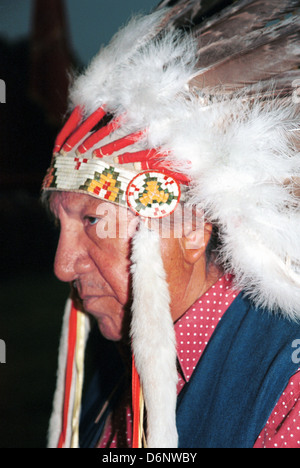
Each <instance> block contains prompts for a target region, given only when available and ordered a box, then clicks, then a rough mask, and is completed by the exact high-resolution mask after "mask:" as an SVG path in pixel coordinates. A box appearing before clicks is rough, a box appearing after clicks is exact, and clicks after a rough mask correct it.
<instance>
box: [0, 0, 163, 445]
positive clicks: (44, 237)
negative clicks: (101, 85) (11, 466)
mask: <svg viewBox="0 0 300 468" xmlns="http://www.w3.org/2000/svg"><path fill="white" fill-rule="evenodd" d="M157 3H158V2H155V0H130V1H126V0H125V1H124V0H113V1H111V0H110V1H109V2H108V1H107V2H105V1H102V0H85V1H84V2H83V1H81V0H65V1H64V0H25V1H24V0H0V79H2V80H4V81H5V83H6V103H2V104H0V217H1V221H0V339H1V340H4V341H5V343H6V364H0V448H44V447H45V446H46V435H47V427H48V420H49V416H50V412H51V406H52V396H53V392H54V388H55V378H56V375H55V374H56V364H57V350H58V343H59V336H60V327H61V320H62V314H63V309H64V304H65V300H66V298H67V296H68V285H64V284H62V283H59V282H58V281H57V280H56V279H55V277H54V275H53V273H52V264H53V258H54V255H55V246H56V241H57V235H58V233H57V232H56V231H55V228H54V227H53V224H52V222H51V220H50V219H49V217H48V215H47V213H46V212H45V210H44V208H43V207H42V206H41V203H40V186H41V183H42V179H43V176H44V174H45V171H46V169H47V167H48V165H49V162H50V157H51V151H52V147H53V142H54V138H55V135H56V133H57V131H58V129H59V128H60V126H61V122H62V120H63V116H64V113H65V110H66V102H67V91H66V90H67V85H68V71H69V70H70V69H76V70H77V69H78V70H79V69H81V68H82V67H83V66H84V65H86V64H87V63H88V62H89V60H90V59H91V57H92V56H93V55H94V54H95V53H96V52H97V50H98V48H99V46H100V45H101V44H103V43H106V42H107V41H108V40H109V39H110V37H111V36H112V34H113V33H114V32H116V30H117V29H118V28H119V27H120V26H121V25H122V24H123V23H124V22H125V21H126V20H127V19H128V18H129V17H130V16H131V14H132V13H133V12H141V11H142V12H143V11H144V12H145V11H146V12H149V11H150V10H151V8H153V7H154V6H155V5H156V4H157Z"/></svg>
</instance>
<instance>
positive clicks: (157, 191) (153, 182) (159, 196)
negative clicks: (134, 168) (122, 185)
mask: <svg viewBox="0 0 300 468" xmlns="http://www.w3.org/2000/svg"><path fill="white" fill-rule="evenodd" d="M179 201H180V187H179V184H178V183H177V182H176V181H175V180H174V179H173V178H172V177H170V176H168V175H166V174H162V173H160V172H156V171H147V172H143V173H142V174H138V175H137V176H136V177H134V178H133V179H132V181H131V182H130V183H129V185H128V189H127V203H128V205H129V206H130V208H131V209H132V210H133V211H134V212H136V213H137V214H138V215H140V216H144V217H147V218H163V217H164V216H168V215H170V214H171V213H173V211H174V210H175V208H176V206H177V205H178V203H179Z"/></svg>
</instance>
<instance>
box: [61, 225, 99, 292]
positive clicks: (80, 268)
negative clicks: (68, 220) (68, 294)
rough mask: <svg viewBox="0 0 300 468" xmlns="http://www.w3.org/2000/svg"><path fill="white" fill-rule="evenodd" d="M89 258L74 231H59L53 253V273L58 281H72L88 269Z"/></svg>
mask: <svg viewBox="0 0 300 468" xmlns="http://www.w3.org/2000/svg"><path fill="white" fill-rule="evenodd" d="M90 267H91V260H90V258H89V256H88V254H87V252H86V250H85V248H84V245H83V242H82V240H80V238H79V236H77V235H76V233H74V232H72V231H71V230H68V231H67V232H65V231H63V230H62V231H61V233H60V237H59V242H58V246H57V250H56V255H55V262H54V273H55V275H56V276H57V278H58V279H59V280H60V281H64V282H68V283H69V282H71V281H74V280H75V279H76V278H78V276H79V275H80V274H81V273H84V272H86V271H88V270H89V268H90Z"/></svg>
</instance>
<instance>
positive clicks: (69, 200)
mask: <svg viewBox="0 0 300 468" xmlns="http://www.w3.org/2000/svg"><path fill="white" fill-rule="evenodd" d="M49 206H50V210H51V211H52V212H53V213H54V214H55V215H56V216H58V211H59V207H60V206H61V207H62V208H63V209H64V211H66V212H67V213H69V214H80V213H81V212H83V211H89V210H90V211H91V212H93V213H99V214H101V213H102V212H104V211H106V212H111V213H114V214H117V215H119V216H120V215H122V214H123V213H124V212H125V213H127V214H129V213H128V211H129V210H128V209H127V208H125V207H119V206H117V205H115V204H113V203H111V202H107V201H105V200H101V199H99V198H96V197H93V196H91V195H88V194H84V193H74V192H59V191H57V192H53V193H51V195H50V198H49ZM129 216H130V215H129ZM132 216H133V215H132Z"/></svg>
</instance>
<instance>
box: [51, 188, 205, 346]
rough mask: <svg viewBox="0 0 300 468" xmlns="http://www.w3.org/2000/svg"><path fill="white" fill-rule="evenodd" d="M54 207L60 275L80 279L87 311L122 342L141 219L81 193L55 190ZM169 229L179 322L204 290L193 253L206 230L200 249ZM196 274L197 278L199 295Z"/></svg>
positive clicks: (169, 272)
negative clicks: (134, 244) (133, 249)
mask: <svg viewBox="0 0 300 468" xmlns="http://www.w3.org/2000/svg"><path fill="white" fill-rule="evenodd" d="M50 208H51V211H52V212H53V213H54V215H55V216H56V218H57V220H58V221H59V223H60V238H59V243H58V247H57V252H56V257H55V265H54V270H55V274H56V276H57V277H58V278H59V279H60V280H61V281H64V282H69V283H71V282H75V283H76V288H77V292H78V295H79V296H80V298H81V300H82V304H83V308H84V310H85V311H86V312H88V313H89V314H91V315H93V316H94V317H95V318H96V320H97V322H98V325H99V328H100V331H101V333H102V334H103V335H104V336H105V337H106V338H107V339H109V340H113V341H118V340H120V339H121V338H122V335H123V333H124V314H125V311H126V310H128V304H129V301H130V297H131V274H130V266H131V261H130V254H131V242H132V236H133V235H134V233H135V232H136V229H137V226H138V222H139V219H138V217H136V216H135V215H134V214H132V213H131V212H130V211H129V210H127V209H126V208H123V207H119V206H116V205H114V204H112V203H109V202H105V201H102V200H99V199H96V198H93V197H92V196H90V195H85V194H81V193H69V192H54V193H53V194H51V197H50ZM170 232H171V235H168V236H167V237H166V238H161V242H160V244H161V253H162V259H163V264H164V268H165V272H166V278H167V282H168V285H169V292H170V297H171V313H172V318H173V320H174V321H175V320H176V319H177V318H179V317H180V316H181V314H183V313H184V312H185V310H186V309H187V308H188V307H189V306H190V305H191V304H192V303H193V301H194V300H195V299H196V298H197V297H199V294H200V292H201V288H202V284H201V277H202V269H201V268H202V267H201V265H200V264H199V262H198V261H197V265H198V266H197V267H196V264H195V260H194V258H193V257H194V256H195V253H196V254H197V257H198V253H197V252H198V251H202V247H201V246H202V244H203V239H202V238H203V235H202V234H203V233H202V229H200V230H199V232H201V236H200V244H199V245H200V247H201V248H200V250H199V246H197V245H196V246H195V245H194V235H192V236H191V237H189V236H186V235H185V234H184V235H183V236H182V238H175V236H174V232H175V230H174V226H173V227H172V228H171V231H169V233H170ZM192 234H193V233H192ZM190 249H191V250H190ZM193 249H194V250H193ZM188 252H189V253H188ZM201 255H203V258H204V254H201ZM149 256H150V257H151V251H149ZM202 264H205V259H203V262H202ZM145 267H146V266H145ZM191 275H194V276H195V278H196V280H197V281H196V285H197V288H196V289H197V290H196V291H195V293H194V289H193V287H192V286H193V282H191ZM191 292H192V294H194V296H195V297H191V296H190V294H191ZM145 313H146V311H145Z"/></svg>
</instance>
